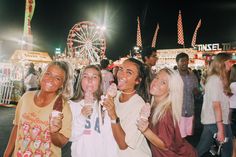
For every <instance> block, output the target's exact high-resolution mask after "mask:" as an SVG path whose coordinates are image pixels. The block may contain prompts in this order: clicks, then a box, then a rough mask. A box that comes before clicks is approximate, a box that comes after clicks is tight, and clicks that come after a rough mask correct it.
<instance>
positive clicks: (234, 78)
mask: <svg viewBox="0 0 236 157" xmlns="http://www.w3.org/2000/svg"><path fill="white" fill-rule="evenodd" d="M229 81H230V90H231V92H232V96H231V97H230V99H229V101H230V110H231V129H232V132H233V135H234V137H236V64H234V65H233V66H232V68H231V72H230V78H229Z"/></svg>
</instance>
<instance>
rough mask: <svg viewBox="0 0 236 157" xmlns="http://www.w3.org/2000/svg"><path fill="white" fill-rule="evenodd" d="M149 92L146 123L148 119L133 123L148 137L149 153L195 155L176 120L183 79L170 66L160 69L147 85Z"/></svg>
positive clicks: (181, 100) (181, 95) (172, 155)
mask: <svg viewBox="0 0 236 157" xmlns="http://www.w3.org/2000/svg"><path fill="white" fill-rule="evenodd" d="M150 93H151V95H153V96H154V97H153V101H152V104H151V117H150V127H149V121H148V119H143V118H142V117H140V119H139V120H138V121H137V126H138V128H139V130H140V131H141V132H142V133H143V135H144V136H145V137H146V138H147V139H148V140H149V141H150V143H151V150H152V156H153V157H159V156H162V157H174V156H176V157H177V156H181V157H196V156H197V152H196V150H195V149H194V148H193V147H192V146H191V145H190V144H189V143H188V142H187V141H186V140H185V139H184V138H182V137H181V134H180V130H179V122H180V119H181V111H182V105H183V81H182V79H181V77H180V75H179V74H178V73H177V72H176V71H174V70H171V69H168V68H164V69H161V70H160V71H159V72H158V73H157V75H156V77H155V78H154V79H153V81H152V82H151V85H150Z"/></svg>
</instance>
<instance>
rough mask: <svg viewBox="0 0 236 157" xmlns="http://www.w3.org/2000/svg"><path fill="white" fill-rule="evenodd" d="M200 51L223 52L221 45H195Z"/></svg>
mask: <svg viewBox="0 0 236 157" xmlns="http://www.w3.org/2000/svg"><path fill="white" fill-rule="evenodd" d="M195 48H196V49H197V50H198V51H218V50H221V48H220V44H199V45H195Z"/></svg>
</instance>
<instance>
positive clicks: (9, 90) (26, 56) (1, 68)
mask: <svg viewBox="0 0 236 157" xmlns="http://www.w3.org/2000/svg"><path fill="white" fill-rule="evenodd" d="M50 61H52V59H51V58H50V56H49V55H48V53H46V52H36V51H26V50H16V51H15V52H14V54H13V55H12V56H11V58H10V60H9V61H8V62H5V63H0V104H10V103H11V102H18V100H19V98H20V97H21V96H22V94H23V93H24V77H25V74H26V71H27V67H28V65H29V64H30V63H34V64H35V67H44V66H45V65H46V64H47V63H48V62H50ZM36 70H37V69H36Z"/></svg>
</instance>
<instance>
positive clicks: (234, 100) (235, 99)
mask: <svg viewBox="0 0 236 157" xmlns="http://www.w3.org/2000/svg"><path fill="white" fill-rule="evenodd" d="M230 89H231V92H232V93H233V95H232V96H231V97H230V98H229V102H230V108H234V109H236V82H232V83H231V84H230Z"/></svg>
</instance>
